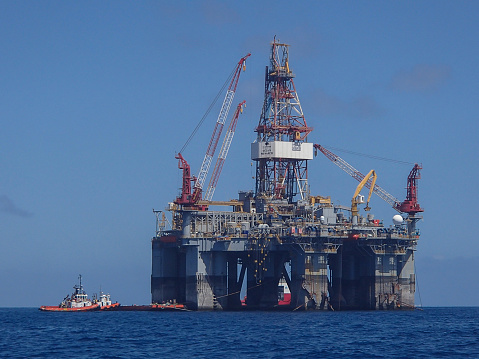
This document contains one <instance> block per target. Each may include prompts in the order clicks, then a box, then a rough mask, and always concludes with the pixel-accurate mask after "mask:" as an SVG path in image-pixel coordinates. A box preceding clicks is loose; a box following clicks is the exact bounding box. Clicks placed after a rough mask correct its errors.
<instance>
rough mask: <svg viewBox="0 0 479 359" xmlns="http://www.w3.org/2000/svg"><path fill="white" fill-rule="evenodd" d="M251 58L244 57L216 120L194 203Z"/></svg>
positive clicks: (199, 193) (199, 173)
mask: <svg viewBox="0 0 479 359" xmlns="http://www.w3.org/2000/svg"><path fill="white" fill-rule="evenodd" d="M249 56H251V54H247V55H246V56H244V57H242V58H241V59H240V60H239V62H238V65H237V66H236V69H235V71H234V75H233V78H232V79H231V82H230V85H229V87H228V90H227V91H226V96H225V99H224V101H223V105H222V106H221V110H220V113H219V115H218V119H217V120H216V125H215V128H214V130H213V134H212V135H211V140H210V143H209V144H208V148H207V149H206V154H205V158H204V159H203V163H202V164H201V168H200V171H199V172H198V179H197V180H196V182H195V185H194V191H193V198H192V200H193V203H196V202H198V201H199V200H201V192H202V190H203V185H204V183H205V180H206V176H207V175H208V171H209V169H210V165H211V161H212V159H213V156H214V154H215V151H216V147H217V146H218V141H219V139H220V136H221V132H222V131H223V126H224V123H225V121H226V117H227V116H228V112H229V110H230V107H231V103H232V102H233V97H234V95H235V92H236V87H237V86H238V80H239V77H240V74H241V69H242V68H243V70H244V66H245V61H246V59H247V58H248V57H249Z"/></svg>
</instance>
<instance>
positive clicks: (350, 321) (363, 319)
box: [0, 307, 479, 359]
mask: <svg viewBox="0 0 479 359" xmlns="http://www.w3.org/2000/svg"><path fill="white" fill-rule="evenodd" d="M0 357H1V358H67V357H68V358H153V357H155V358H183V357H195V358H299V357H309V358H391V357H394V358H408V359H409V358H479V308H476V307H474V308H424V310H414V311H375V312H372V311H371V312H292V313H290V312H89V313H88V312H86V313H63V312H60V313H45V312H40V311H38V310H37V309H35V308H0Z"/></svg>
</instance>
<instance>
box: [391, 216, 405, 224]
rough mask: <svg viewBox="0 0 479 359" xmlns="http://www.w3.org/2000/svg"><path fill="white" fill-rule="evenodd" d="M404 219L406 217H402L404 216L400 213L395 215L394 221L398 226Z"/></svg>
mask: <svg viewBox="0 0 479 359" xmlns="http://www.w3.org/2000/svg"><path fill="white" fill-rule="evenodd" d="M403 221H404V219H403V218H402V216H401V215H400V214H396V215H395V216H394V217H393V223H394V224H395V225H396V226H398V225H400V224H401V223H402V222H403Z"/></svg>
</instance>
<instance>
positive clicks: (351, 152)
mask: <svg viewBox="0 0 479 359" xmlns="http://www.w3.org/2000/svg"><path fill="white" fill-rule="evenodd" d="M323 147H324V148H326V149H327V150H334V151H339V152H344V153H349V154H351V155H356V156H363V157H368V158H372V159H375V160H380V161H386V162H393V163H398V164H402V165H413V166H414V164H415V163H413V162H407V161H401V160H395V159H392V158H386V157H379V156H374V155H368V154H365V153H360V152H355V151H350V150H345V149H342V148H337V147H331V146H323Z"/></svg>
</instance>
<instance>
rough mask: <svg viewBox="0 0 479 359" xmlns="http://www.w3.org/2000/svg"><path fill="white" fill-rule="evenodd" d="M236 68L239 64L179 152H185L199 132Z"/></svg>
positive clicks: (232, 72) (234, 70) (232, 73)
mask: <svg viewBox="0 0 479 359" xmlns="http://www.w3.org/2000/svg"><path fill="white" fill-rule="evenodd" d="M236 68H237V66H235V67H234V69H233V71H231V74H230V75H229V76H228V78H227V79H226V81H225V83H224V84H223V86H222V87H221V89H220V90H219V92H218V94H217V95H216V97H215V98H214V99H213V102H212V103H211V105H210V106H209V107H208V109H207V110H206V112H205V114H204V115H203V117H202V118H201V120H200V122H198V124H197V125H196V127H195V129H194V130H193V132H192V133H191V135H190V137H188V139H187V140H186V142H185V144H184V145H183V147H181V150H180V152H179V153H183V151H184V150H185V149H186V147H187V146H188V145H189V144H190V142H191V140H192V139H193V137H194V136H195V135H196V132H198V130H199V129H200V127H201V125H202V124H203V122H204V121H205V119H206V117H208V115H209V114H210V112H211V110H212V109H213V107H214V105H215V104H216V102H217V101H218V98H219V97H220V96H221V94H222V93H223V92H224V89H225V88H226V86H227V85H228V83H229V82H230V81H231V79H232V78H233V75H234V73H235V72H236Z"/></svg>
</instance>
